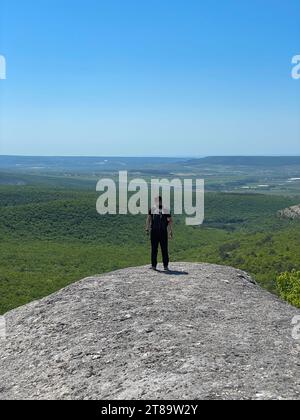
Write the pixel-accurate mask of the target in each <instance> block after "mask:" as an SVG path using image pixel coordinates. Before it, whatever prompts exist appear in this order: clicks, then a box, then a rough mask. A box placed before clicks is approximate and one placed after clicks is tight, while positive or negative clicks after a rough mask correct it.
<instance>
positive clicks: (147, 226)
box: [145, 214, 152, 233]
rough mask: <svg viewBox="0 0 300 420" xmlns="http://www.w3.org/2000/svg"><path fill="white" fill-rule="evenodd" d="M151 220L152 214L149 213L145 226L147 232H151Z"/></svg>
mask: <svg viewBox="0 0 300 420" xmlns="http://www.w3.org/2000/svg"><path fill="white" fill-rule="evenodd" d="M151 221H152V218H151V214H148V216H147V219H146V226H145V230H146V233H149V232H150V230H151Z"/></svg>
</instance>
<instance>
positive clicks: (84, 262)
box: [0, 169, 300, 313]
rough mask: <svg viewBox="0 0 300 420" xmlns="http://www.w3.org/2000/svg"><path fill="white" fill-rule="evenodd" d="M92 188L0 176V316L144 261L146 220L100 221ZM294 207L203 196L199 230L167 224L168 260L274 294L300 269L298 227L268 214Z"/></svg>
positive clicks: (30, 176) (244, 197)
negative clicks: (240, 278) (237, 273)
mask: <svg viewBox="0 0 300 420" xmlns="http://www.w3.org/2000/svg"><path fill="white" fill-rule="evenodd" d="M215 176H217V175H215ZM218 176H219V177H220V180H219V181H218V183H217V184H218V185H219V182H220V181H221V179H222V178H221V175H220V174H219V175H218ZM226 177H227V174H226V173H225V174H224V177H223V181H224V180H225V181H224V185H225V184H226V182H227V181H228V179H229V178H226ZM228 177H231V175H228ZM150 178H151V175H150ZM150 178H149V179H150ZM96 179H97V175H96V174H88V173H86V174H77V175H74V174H73V175H72V174H68V175H66V174H64V175H61V174H60V173H55V172H53V173H52V174H51V175H49V174H46V173H44V172H43V171H42V172H41V173H40V172H39V173H35V174H34V173H31V172H30V171H25V172H21V171H20V172H19V171H12V170H8V169H7V170H5V171H2V172H1V173H0V184H2V185H0V197H1V200H0V208H1V213H0V235H1V241H0V250H1V252H0V313H4V312H6V311H8V310H10V309H12V308H14V307H17V306H19V305H22V304H24V303H27V302H30V301H32V300H33V299H38V298H40V297H43V296H45V295H47V294H49V293H52V292H54V291H56V290H58V289H60V288H61V287H63V286H65V285H67V284H69V283H71V282H73V281H76V280H78V279H80V278H82V277H85V276H89V275H94V274H99V273H102V272H105V271H111V270H114V269H117V268H122V267H127V266H136V265H141V264H146V263H148V262H149V240H148V239H147V237H145V235H144V217H141V216H136V217H134V216H105V217H100V216H99V215H98V214H97V213H96V210H95V203H96V198H97V194H96V192H95V181H96ZM1 180H2V182H1ZM230 182H233V181H232V179H231V181H230ZM294 194H296V191H295V192H294ZM299 203H300V194H299V195H298V196H296V195H291V194H285V195H273V194H270V193H269V194H264V195H261V194H253V193H249V192H247V191H246V192H243V193H223V192H208V193H207V194H206V219H205V224H204V225H203V226H201V227H196V228H195V227H187V226H185V224H184V221H183V218H182V217H176V218H175V239H174V241H173V242H172V243H171V257H172V260H174V261H175V260H176V261H179V260H186V261H196V262H201V261H205V262H212V263H218V264H226V265H232V266H235V267H238V268H241V269H244V270H247V271H249V272H250V273H251V274H252V275H253V276H254V277H255V278H256V279H257V280H258V281H259V282H260V284H261V285H262V286H264V287H266V288H267V289H269V290H271V291H273V292H274V291H275V279H276V276H277V275H278V274H279V273H281V272H283V271H291V270H292V269H293V268H295V269H297V270H300V261H299V255H300V241H299V237H300V223H299V222H297V221H294V222H291V221H287V220H280V219H278V218H277V217H276V212H277V211H278V210H280V209H282V208H285V207H288V206H290V205H293V204H299Z"/></svg>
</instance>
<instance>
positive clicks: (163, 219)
mask: <svg viewBox="0 0 300 420" xmlns="http://www.w3.org/2000/svg"><path fill="white" fill-rule="evenodd" d="M146 232H147V234H149V233H150V237H151V247H152V252H151V263H152V266H151V268H152V270H156V267H157V254H158V246H159V245H160V248H161V253H162V259H163V264H164V270H165V271H169V251H168V239H169V238H170V239H171V238H172V237H173V221H172V217H171V213H170V210H168V209H166V208H164V207H163V204H162V198H161V197H157V199H156V200H155V206H154V207H153V208H152V209H150V210H149V214H148V217H147V221H146Z"/></svg>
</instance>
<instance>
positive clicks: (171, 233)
mask: <svg viewBox="0 0 300 420" xmlns="http://www.w3.org/2000/svg"><path fill="white" fill-rule="evenodd" d="M169 239H173V232H172V231H171V232H169Z"/></svg>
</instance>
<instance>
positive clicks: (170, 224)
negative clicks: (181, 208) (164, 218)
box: [168, 216, 173, 238]
mask: <svg viewBox="0 0 300 420" xmlns="http://www.w3.org/2000/svg"><path fill="white" fill-rule="evenodd" d="M168 234H169V238H173V219H172V216H170V217H168Z"/></svg>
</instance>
